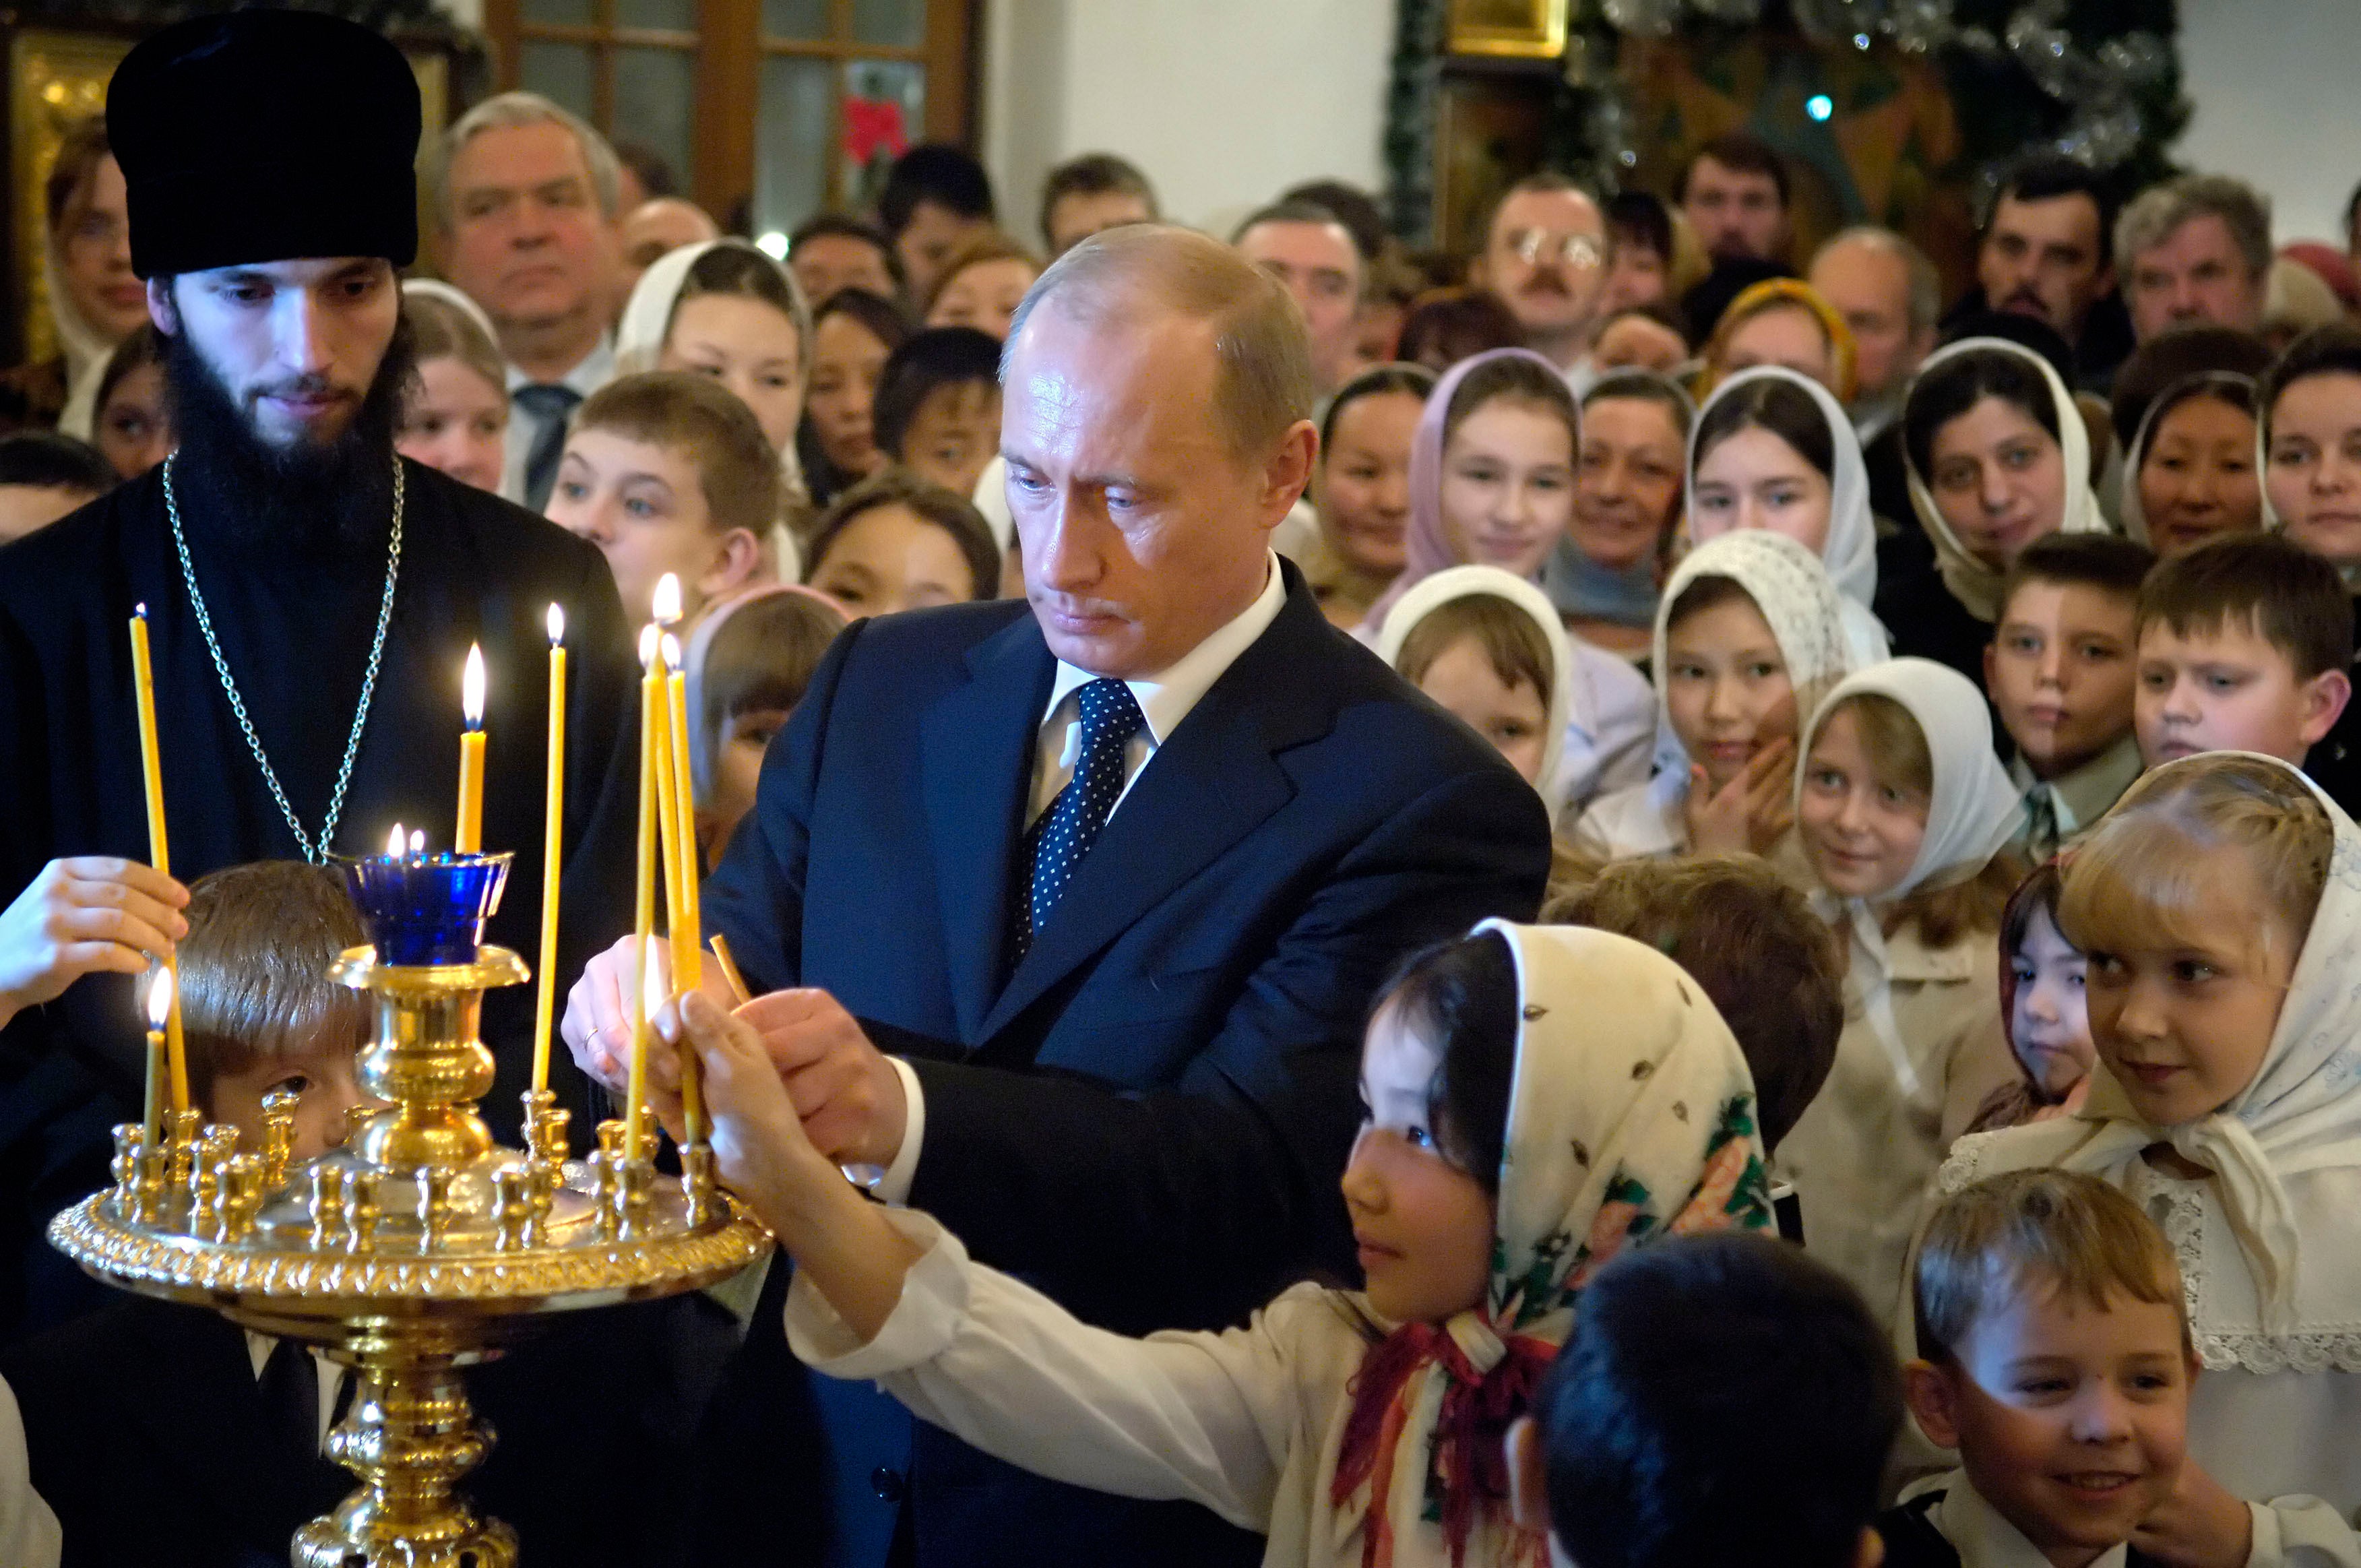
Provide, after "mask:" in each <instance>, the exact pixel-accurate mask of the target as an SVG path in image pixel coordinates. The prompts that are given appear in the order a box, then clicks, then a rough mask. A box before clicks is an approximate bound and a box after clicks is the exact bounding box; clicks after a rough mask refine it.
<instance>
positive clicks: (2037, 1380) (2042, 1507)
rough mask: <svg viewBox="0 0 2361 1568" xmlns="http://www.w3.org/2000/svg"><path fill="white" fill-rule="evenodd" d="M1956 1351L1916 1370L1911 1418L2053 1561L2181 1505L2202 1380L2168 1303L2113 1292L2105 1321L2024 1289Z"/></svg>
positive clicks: (2126, 1534)
mask: <svg viewBox="0 0 2361 1568" xmlns="http://www.w3.org/2000/svg"><path fill="white" fill-rule="evenodd" d="M2008 1294H2009V1299H2006V1300H2004V1301H2002V1302H1999V1303H1996V1304H1995V1305H1993V1307H1991V1308H1989V1309H1987V1310H1985V1311H1984V1313H1983V1314H1982V1316H1981V1317H1980V1318H1979V1319H1978V1320H1977V1321H1976V1324H1975V1326H1974V1328H1973V1329H1972V1330H1971V1332H1969V1334H1968V1336H1967V1342H1966V1343H1963V1344H1960V1345H1957V1346H1954V1347H1953V1349H1954V1354H1956V1355H1957V1357H1958V1359H1957V1361H1956V1362H1953V1363H1949V1364H1945V1365H1932V1364H1930V1363H1927V1362H1924V1361H1916V1362H1913V1363H1911V1364H1910V1366H1909V1368H1908V1374H1907V1378H1906V1387H1907V1388H1908V1391H1909V1396H1910V1408H1911V1410H1912V1413H1913V1414H1915V1415H1916V1417H1917V1418H1918V1424H1919V1425H1920V1426H1921V1427H1922V1428H1924V1429H1925V1430H1926V1432H1927V1436H1928V1437H1929V1438H1931V1439H1932V1440H1934V1441H1935V1442H1938V1443H1939V1444H1941V1445H1942V1446H1944V1447H1947V1448H1957V1449H1958V1450H1959V1451H1960V1463H1961V1464H1963V1465H1964V1466H1965V1467H1966V1470H1967V1473H1968V1479H1969V1480H1970V1481H1971V1482H1972V1483H1973V1484H1974V1486H1975V1488H1976V1490H1977V1491H1978V1492H1979V1493H1981V1494H1982V1497H1983V1498H1984V1500H1985V1501H1986V1502H1988V1503H1990V1504H1991V1505H1992V1506H1993V1508H1996V1509H1998V1510H1999V1512H2000V1515H2001V1517H2002V1518H2003V1519H2006V1520H2008V1522H2009V1523H2011V1524H2013V1525H2015V1527H2016V1528H2017V1530H2019V1531H2020V1532H2021V1533H2022V1534H2023V1535H2024V1536H2025V1538H2026V1540H2027V1541H2030V1542H2032V1544H2033V1545H2034V1546H2035V1547H2036V1548H2037V1550H2039V1551H2040V1552H2044V1553H2045V1554H2048V1556H2049V1557H2050V1559H2051V1560H2052V1561H2053V1562H2055V1561H2060V1560H2063V1557H2064V1555H2065V1554H2069V1553H2075V1552H2100V1551H2104V1550H2106V1549H2107V1548H2110V1547H2113V1546H2115V1545H2118V1544H2120V1543H2121V1542H2124V1541H2129V1540H2130V1539H2131V1534H2132V1531H2133V1530H2134V1529H2135V1528H2136V1527H2137V1526H2138V1524H2139V1523H2140V1521H2141V1520H2143V1519H2147V1516H2148V1515H2149V1514H2151V1513H2152V1512H2154V1511H2155V1510H2156V1508H2157V1507H2158V1505H2159V1504H2161V1503H2163V1502H2164V1501H2165V1499H2166V1498H2168V1497H2170V1496H2171V1495H2172V1489H2173V1484H2174V1482H2175V1481H2177V1480H2178V1479H2179V1477H2180V1466H2181V1461H2182V1458H2183V1456H2184V1454H2185V1453H2186V1451H2187V1447H2188V1436H2189V1390H2190V1386H2191V1381H2192V1380H2193V1379H2194V1378H2195V1376H2196V1373H2197V1368H2196V1365H2195V1363H2194V1362H2193V1361H2192V1360H2191V1357H2190V1355H2189V1354H2188V1351H2187V1350H2186V1349H2185V1348H2184V1346H2183V1343H2182V1340H2181V1332H2180V1310H2179V1309H2178V1307H2177V1306H2175V1305H2174V1304H2172V1303H2169V1302H2150V1301H2136V1300H2133V1299H2131V1298H2130V1297H2129V1296H2128V1295H2126V1294H2125V1293H2123V1292H2120V1291H2118V1292H2115V1293H2114V1294H2113V1295H2111V1296H2110V1297H2109V1299H2108V1301H2107V1307H2106V1310H2104V1311H2093V1310H2091V1309H2090V1307H2089V1306H2088V1305H2086V1304H2085V1303H2082V1302H2080V1301H2074V1300H2070V1299H2060V1297H2059V1292H2058V1291H2056V1290H2054V1289H2040V1288H2020V1289H2015V1290H2012V1291H2010V1292H2009V1293H2008Z"/></svg>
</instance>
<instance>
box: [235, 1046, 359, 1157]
mask: <svg viewBox="0 0 2361 1568" xmlns="http://www.w3.org/2000/svg"><path fill="white" fill-rule="evenodd" d="M358 1057H359V1043H358V1042H357V1041H355V1040H353V1039H351V1038H349V1037H338V1038H335V1039H324V1040H317V1041H314V1042H312V1043H311V1044H309V1045H307V1046H306V1047H305V1048H304V1049H302V1050H301V1051H298V1052H296V1053H294V1054H292V1055H286V1056H275V1057H266V1058H262V1059H261V1060H258V1061H257V1062H256V1063H255V1064H254V1065H253V1066H251V1067H249V1068H247V1069H246V1070H245V1071H244V1072H225V1073H218V1074H216V1075H215V1076H214V1086H213V1092H212V1094H211V1095H210V1096H209V1097H208V1098H209V1099H210V1100H211V1102H212V1103H211V1104H210V1105H209V1106H207V1110H208V1112H209V1113H210V1116H211V1120H213V1121H215V1122H221V1123H225V1124H228V1125H230V1126H233V1127H236V1129H237V1135H238V1146H239V1147H240V1148H243V1149H244V1150H246V1151H247V1153H249V1154H252V1153H256V1152H258V1151H259V1150H260V1149H261V1147H262V1135H263V1122H262V1097H263V1096H264V1095H266V1094H274V1093H276V1092H278V1091H280V1090H282V1089H285V1090H291V1091H294V1092H295V1093H296V1094H298V1095H299V1096H301V1098H300V1099H298V1100H297V1101H296V1102H295V1155H294V1157H295V1158H297V1159H299V1160H306V1159H312V1158H315V1157H318V1156H320V1155H323V1154H325V1153H327V1152H328V1150H330V1149H332V1148H335V1147H336V1146H338V1145H340V1144H342V1143H343V1142H344V1141H345V1121H346V1117H345V1113H346V1112H347V1111H349V1110H350V1109H351V1108H352V1107H354V1106H356V1105H383V1104H385V1103H386V1102H384V1101H382V1100H379V1099H377V1098H376V1097H375V1096H373V1095H371V1094H368V1092H366V1091H363V1090H362V1088H361V1086H360V1080H359V1079H358V1078H357V1076H355V1073H354V1066H355V1063H356V1062H357V1059H358Z"/></svg>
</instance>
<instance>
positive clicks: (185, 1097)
mask: <svg viewBox="0 0 2361 1568" xmlns="http://www.w3.org/2000/svg"><path fill="white" fill-rule="evenodd" d="M131 683H132V694H133V696H134V698H135V700H136V701H137V706H138V711H139V773H140V777H141V781H142V782H143V783H144V784H146V785H147V791H148V864H149V865H151V866H153V867H155V868H156V869H157V870H158V871H159V872H162V873H163V874H164V875H166V876H170V875H171V874H172V851H171V847H170V843H169V842H168V841H167V839H166V835H165V832H164V753H163V749H162V747H161V746H159V744H158V742H157V740H156V664H155V661H154V660H153V659H151V658H150V657H149V656H148V607H147V606H146V605H145V604H141V605H136V606H134V607H133V611H132V616H131ZM179 964H180V959H179V955H177V954H166V955H165V958H164V967H165V968H166V969H169V970H174V971H175V972H176V973H177V972H178V969H179ZM179 995H180V992H179V988H178V987H177V986H176V987H172V988H170V989H168V990H167V991H166V992H165V996H166V1005H167V1006H168V1008H169V1009H170V1012H169V1014H168V1015H167V1017H166V1018H165V1021H164V1035H165V1047H166V1048H165V1059H166V1061H167V1063H168V1064H169V1066H170V1081H171V1086H172V1109H173V1110H175V1111H185V1110H187V1109H188V1108H189V1058H188V1053H187V1051H186V1050H185V1049H184V1048H183V1047H182V1046H181V1004H180V1001H179ZM148 1147H149V1148H151V1149H152V1148H154V1147H155V1144H154V1143H153V1142H152V1141H151V1142H150V1143H149V1144H148Z"/></svg>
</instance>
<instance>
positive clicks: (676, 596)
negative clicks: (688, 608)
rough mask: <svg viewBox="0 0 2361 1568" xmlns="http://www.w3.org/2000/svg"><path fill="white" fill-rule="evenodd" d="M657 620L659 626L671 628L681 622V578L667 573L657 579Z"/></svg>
mask: <svg viewBox="0 0 2361 1568" xmlns="http://www.w3.org/2000/svg"><path fill="white" fill-rule="evenodd" d="M654 604H655V618H656V624H657V625H658V626H670V625H673V624H674V623H675V622H676V621H678V620H680V576H679V574H677V573H674V572H666V573H665V574H664V576H661V577H658V578H657V579H656V592H655V600H654Z"/></svg>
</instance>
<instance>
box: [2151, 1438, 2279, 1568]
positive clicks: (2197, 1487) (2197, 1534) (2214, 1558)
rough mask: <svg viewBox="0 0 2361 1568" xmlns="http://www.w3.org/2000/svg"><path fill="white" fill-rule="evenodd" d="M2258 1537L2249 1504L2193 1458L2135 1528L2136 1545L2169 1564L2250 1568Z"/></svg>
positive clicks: (2187, 1567)
mask: <svg viewBox="0 0 2361 1568" xmlns="http://www.w3.org/2000/svg"><path fill="white" fill-rule="evenodd" d="M2254 1538H2255V1520H2254V1515H2253V1513H2252V1512H2251V1511H2250V1510H2249V1509H2248V1508H2247V1507H2246V1504H2245V1503H2243V1502H2241V1501H2240V1500H2239V1499H2238V1498H2236V1497H2233V1496H2232V1495H2231V1494H2230V1492H2229V1491H2228V1490H2227V1489H2226V1488H2224V1486H2223V1485H2222V1483H2221V1482H2219V1481H2216V1480H2215V1479H2213V1476H2211V1475H2207V1474H2206V1472H2205V1468H2204V1466H2202V1465H2201V1464H2198V1463H2197V1462H2196V1461H2195V1460H2193V1459H2191V1460H2189V1461H2187V1462H2186V1463H2184V1464H2182V1465H2181V1467H2180V1480H2178V1481H2177V1482H2175V1483H2174V1484H2173V1487H2172V1496H2171V1497H2167V1498H2166V1499H2165V1500H2164V1501H2163V1502H2162V1503H2161V1504H2159V1505H2158V1508H2157V1510H2156V1511H2155V1512H2154V1513H2152V1514H2150V1515H2148V1516H2147V1519H2143V1520H2141V1521H2140V1526H2139V1528H2138V1529H2137V1530H2134V1531H2133V1532H2132V1548H2133V1550H2134V1551H2136V1552H2139V1553H2141V1554H2142V1555H2144V1556H2147V1557H2151V1558H2154V1559H2155V1560H2156V1561H2157V1562H2158V1563H2167V1564H2169V1568H2246V1559H2247V1557H2248V1556H2249V1555H2251V1554H2252V1552H2253V1551H2254Z"/></svg>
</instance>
